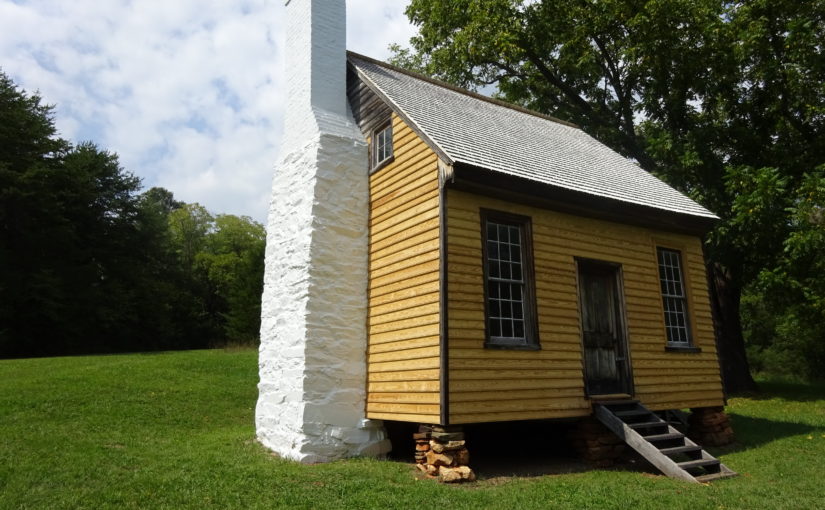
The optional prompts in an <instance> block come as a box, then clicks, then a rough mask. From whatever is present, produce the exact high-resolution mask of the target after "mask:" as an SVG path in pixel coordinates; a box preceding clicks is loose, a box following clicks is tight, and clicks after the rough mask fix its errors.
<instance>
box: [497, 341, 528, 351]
mask: <svg viewBox="0 0 825 510" xmlns="http://www.w3.org/2000/svg"><path fill="white" fill-rule="evenodd" d="M484 348H485V349H499V350H508V351H540V350H541V345H540V344H496V343H490V342H484Z"/></svg>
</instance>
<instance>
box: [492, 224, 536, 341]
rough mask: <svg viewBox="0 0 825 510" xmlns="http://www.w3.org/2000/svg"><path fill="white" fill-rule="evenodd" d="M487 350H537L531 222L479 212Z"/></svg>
mask: <svg viewBox="0 0 825 510" xmlns="http://www.w3.org/2000/svg"><path fill="white" fill-rule="evenodd" d="M482 215H483V220H482V228H483V232H482V236H483V239H484V250H483V258H484V276H485V278H484V280H485V302H486V307H485V308H486V322H487V342H486V344H485V345H486V346H487V347H497V348H517V349H518V348H521V349H538V348H539V347H538V338H537V337H538V335H537V334H536V325H535V299H534V297H533V296H535V291H534V282H533V277H532V274H533V271H532V260H531V259H530V254H531V252H532V250H531V249H530V219H529V218H524V217H520V216H513V215H509V214H505V213H498V212H492V211H482Z"/></svg>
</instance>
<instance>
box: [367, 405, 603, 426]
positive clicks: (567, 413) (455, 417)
mask: <svg viewBox="0 0 825 510" xmlns="http://www.w3.org/2000/svg"><path fill="white" fill-rule="evenodd" d="M589 414H590V406H587V407H581V408H579V409H548V410H544V411H515V412H509V413H466V414H454V413H452V412H451V413H450V423H452V424H454V425H466V424H471V423H486V422H497V421H515V420H552V419H558V418H575V417H579V416H588V415H589ZM376 419H378V418H376Z"/></svg>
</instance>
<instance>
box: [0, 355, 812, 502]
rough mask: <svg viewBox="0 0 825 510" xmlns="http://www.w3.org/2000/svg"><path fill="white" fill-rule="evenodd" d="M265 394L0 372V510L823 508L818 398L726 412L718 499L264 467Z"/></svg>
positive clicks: (66, 363)
mask: <svg viewBox="0 0 825 510" xmlns="http://www.w3.org/2000/svg"><path fill="white" fill-rule="evenodd" d="M256 382H257V352H256V351H229V352H225V351H197V352H181V353H163V354H135V355H125V356H96V357H78V358H57V359H37V360H14V361H0V508H3V509H6V508H31V509H47V508H90V509H105V508H117V509H122V508H152V509H163V508H170V509H178V508H193V509H205V508H221V509H232V508H238V509H249V508H356V509H367V508H381V509H388V508H410V509H413V508H414V509H430V508H437V509H443V510H452V509H460V508H473V509H483V508H501V509H526V508H571V509H573V508H575V509H589V508H593V509H607V508H621V509H633V510H635V509H645V508H650V509H662V508H667V509H679V508H685V509H691V510H696V509H705V508H708V509H711V508H712V509H722V508H724V509H730V508H747V509H755V508H788V509H791V508H792V509H822V508H825V386H822V385H820V386H804V385H796V384H783V383H769V382H763V383H762V386H763V388H764V390H765V391H764V394H761V395H758V396H756V397H751V398H744V397H743V398H735V399H732V400H731V401H730V405H729V407H728V411H729V413H730V414H731V416H732V419H733V425H734V430H735V431H736V434H737V438H738V443H737V444H736V445H734V446H733V447H729V448H727V449H725V450H714V453H716V454H720V455H721V457H722V459H723V461H724V462H725V463H726V464H727V465H728V466H729V467H731V468H732V469H734V470H735V471H738V472H739V473H741V476H739V477H737V478H732V479H728V480H721V481H718V482H715V483H714V484H712V485H707V486H704V485H690V484H686V483H682V482H678V481H674V480H670V479H668V478H665V477H661V476H651V475H650V474H647V473H642V472H633V471H626V470H625V471H604V470H593V471H587V472H580V473H575V474H563V475H552V476H538V477H532V478H511V479H503V480H502V479H501V478H496V479H492V480H484V479H483V478H482V480H481V481H479V482H476V483H473V484H467V485H464V486H445V485H439V484H437V483H435V482H432V481H428V480H420V479H418V478H417V477H416V476H415V474H414V473H415V469H414V468H413V467H412V466H411V465H409V464H404V463H399V462H389V461H376V460H366V459H356V460H349V461H341V462H335V463H331V464H325V465H317V466H303V465H298V464H295V463H292V462H287V461H284V460H280V459H277V458H275V457H273V456H271V455H269V454H268V453H267V452H266V451H265V450H264V449H263V448H261V447H260V446H259V445H258V444H257V443H256V442H255V440H254V437H255V433H254V425H253V413H254V405H255V399H256V397H257V389H256ZM469 446H470V449H471V452H472V445H469ZM481 475H482V476H483V473H481Z"/></svg>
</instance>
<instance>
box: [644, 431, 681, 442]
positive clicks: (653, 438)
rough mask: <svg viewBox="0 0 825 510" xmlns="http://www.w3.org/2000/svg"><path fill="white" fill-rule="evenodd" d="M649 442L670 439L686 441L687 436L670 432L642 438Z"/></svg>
mask: <svg viewBox="0 0 825 510" xmlns="http://www.w3.org/2000/svg"><path fill="white" fill-rule="evenodd" d="M642 437H643V438H645V440H647V441H648V442H651V441H667V440H668V439H684V438H685V435H684V434H682V433H681V432H668V433H667V434H652V435H649V436H642Z"/></svg>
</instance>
